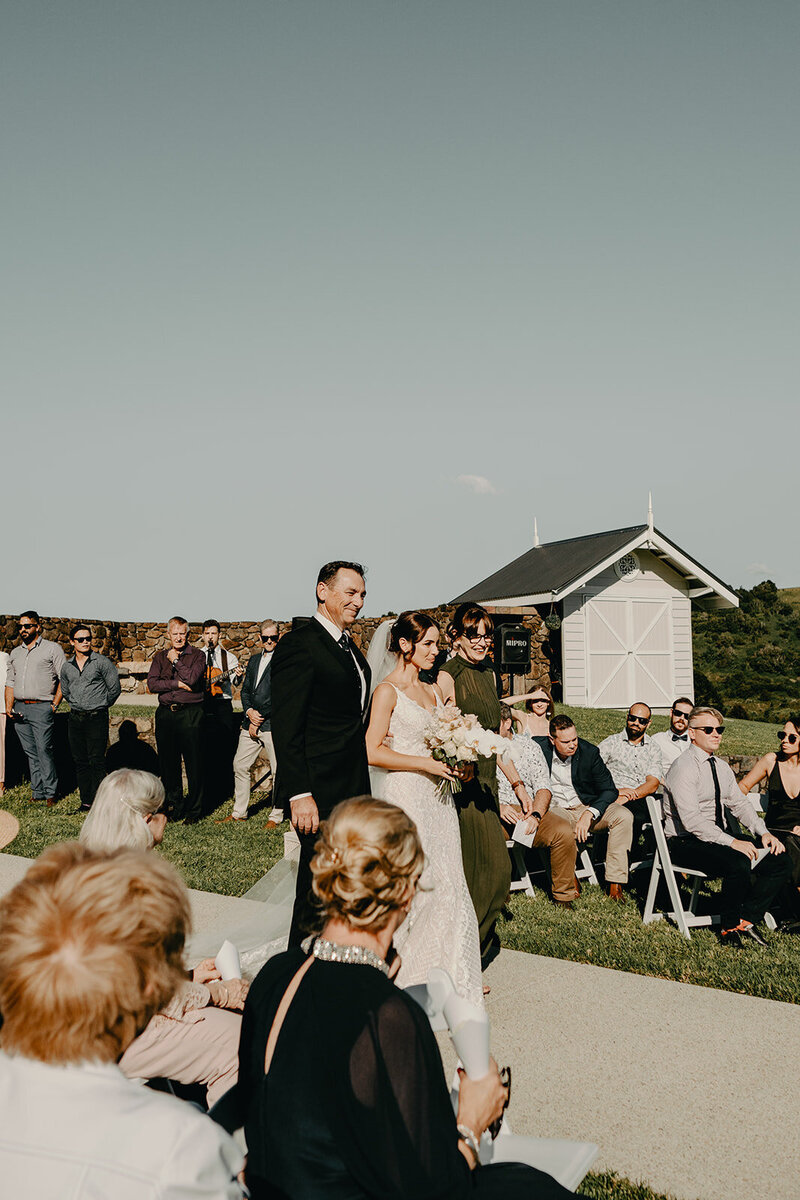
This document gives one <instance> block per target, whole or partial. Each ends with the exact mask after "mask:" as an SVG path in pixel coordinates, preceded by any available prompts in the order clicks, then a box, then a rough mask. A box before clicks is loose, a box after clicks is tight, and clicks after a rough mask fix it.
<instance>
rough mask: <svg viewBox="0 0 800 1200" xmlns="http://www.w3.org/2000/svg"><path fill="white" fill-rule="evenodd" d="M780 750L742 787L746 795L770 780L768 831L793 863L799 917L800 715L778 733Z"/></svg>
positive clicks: (760, 764)
mask: <svg viewBox="0 0 800 1200" xmlns="http://www.w3.org/2000/svg"><path fill="white" fill-rule="evenodd" d="M778 739H779V741H780V750H779V751H778V752H777V753H774V752H772V751H771V752H770V753H769V754H765V755H764V757H763V758H760V759H759V760H758V762H757V763H756V765H755V766H754V767H753V769H752V771H750V772H749V773H748V774H747V775H745V777H744V779H743V780H742V781H741V783H740V784H739V787H740V788H741V789H742V791H743V792H744V794H745V795H747V793H748V792H749V791H750V790H751V788H754V787H755V786H756V785H757V784H759V783H761V781H762V780H764V779H766V780H767V797H766V798H767V811H766V814H765V816H764V821H765V823H766V826H767V829H768V830H769V831H770V833H774V834H775V836H776V837H777V838H779V839H780V841H782V842H783V844H784V846H785V847H786V853H787V854H788V855H789V858H790V859H791V862H792V883H793V885H794V888H795V889H796V890H795V893H794V896H793V900H794V908H795V913H794V915H796V916H800V716H798V717H789V719H788V720H787V721H786V722H785V724H784V726H783V729H781V730H779V731H778Z"/></svg>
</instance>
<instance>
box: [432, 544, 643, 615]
mask: <svg viewBox="0 0 800 1200" xmlns="http://www.w3.org/2000/svg"><path fill="white" fill-rule="evenodd" d="M647 528H648V526H647V525H631V526H630V527H629V528H628V529H612V530H610V531H609V532H608V533H592V534H590V535H589V536H588V537H578V538H566V539H565V540H564V541H563V542H548V543H547V544H546V545H544V546H534V547H533V548H532V549H531V550H526V551H525V553H524V554H521V555H520V556H519V558H515V559H514V561H513V562H511V563H509V564H508V566H507V567H501V568H500V570H499V571H495V573H494V575H488V576H487V577H486V579H482V580H481V581H480V583H476V584H475V585H474V587H471V588H468V589H467V591H466V592H462V593H461V595H460V596H456V598H455V600H451V602H450V603H451V604H463V603H464V602H465V601H466V600H472V599H476V600H481V599H483V600H503V599H505V598H506V597H508V596H536V595H538V594H539V593H540V592H559V591H561V590H562V588H565V587H566V586H567V585H568V584H569V583H571V582H572V580H573V579H580V577H581V576H582V575H585V574H586V572H587V571H591V569H592V567H594V566H596V565H597V563H601V562H604V561H605V560H606V559H607V558H608V557H609V556H610V555H612V554H615V553H616V552H617V551H618V550H622V548H623V547H624V546H627V545H628V543H629V542H632V541H633V539H634V538H635V537H637V536H638V535H639V534H640V533H644V532H645V531H646V530H647Z"/></svg>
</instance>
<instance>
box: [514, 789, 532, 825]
mask: <svg viewBox="0 0 800 1200" xmlns="http://www.w3.org/2000/svg"><path fill="white" fill-rule="evenodd" d="M514 795H515V796H516V798H517V800H518V801H519V803H520V804H521V805H522V811H523V812H524V814H525V816H526V817H529V816H530V815H531V813H532V812H533V801H532V800H531V798H530V796H529V795H528V789H527V788H526V787H525V785H524V784H523V785H522V787H518V788H514Z"/></svg>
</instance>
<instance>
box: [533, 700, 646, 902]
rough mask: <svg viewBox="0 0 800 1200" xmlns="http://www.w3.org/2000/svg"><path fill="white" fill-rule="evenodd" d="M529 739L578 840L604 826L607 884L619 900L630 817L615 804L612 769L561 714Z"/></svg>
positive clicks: (625, 870) (555, 803) (625, 874)
mask: <svg viewBox="0 0 800 1200" xmlns="http://www.w3.org/2000/svg"><path fill="white" fill-rule="evenodd" d="M534 740H535V742H536V743H537V745H539V746H541V748H542V750H543V752H544V757H545V762H546V763H547V766H548V769H549V771H550V790H551V792H552V794H553V800H552V807H553V808H555V809H557V811H558V814H559V816H564V817H566V819H567V820H568V821H569V823H570V825H571V826H572V829H573V832H574V834H575V837H576V838H577V840H578V842H579V843H580V842H585V841H586V839H587V838H588V836H589V833H590V832H591V833H597V832H598V831H602V830H607V831H608V847H607V851H606V883H607V884H608V892H609V895H610V896H611V898H612V900H621V899H622V896H623V891H622V888H623V885H624V884H626V883H627V882H628V853H629V851H630V848H631V840H632V838H633V816H632V815H631V813H630V812H629V811H628V809H627V808H626V807H625V805H623V804H615V803H614V801H615V800H616V799H617V794H618V793H617V789H616V788H615V786H614V780H613V779H612V778H611V772H610V771H609V769H608V767H607V766H606V764H605V763H604V762H603V760H602V758H601V757H600V752H599V750H598V749H597V747H596V746H593V745H592V743H591V742H587V741H584V739H583V738H581V737H578V731H577V730H576V728H575V724H574V722H573V720H572V718H571V717H568V716H567V715H566V714H565V713H561V714H560V715H559V716H557V717H553V719H552V721H551V722H550V734H549V736H548V737H546V738H535V739H534Z"/></svg>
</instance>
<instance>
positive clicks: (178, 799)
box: [147, 617, 206, 825]
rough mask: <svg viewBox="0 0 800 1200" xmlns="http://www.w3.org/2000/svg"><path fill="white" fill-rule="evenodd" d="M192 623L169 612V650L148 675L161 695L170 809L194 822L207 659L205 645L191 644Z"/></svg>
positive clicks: (199, 802)
mask: <svg viewBox="0 0 800 1200" xmlns="http://www.w3.org/2000/svg"><path fill="white" fill-rule="evenodd" d="M188 633H189V623H188V621H187V620H186V618H185V617H170V619H169V621H168V623H167V636H168V637H169V641H170V648H169V650H159V651H158V653H157V654H156V656H155V658H154V659H153V663H152V666H151V667H150V672H149V674H148V676H147V687H148V689H149V691H151V692H153V693H154V694H155V695H157V696H158V711H157V712H156V745H157V746H158V759H159V763H160V766H161V778H162V779H163V781H164V790H165V792H166V794H167V795H166V803H167V811H168V812H169V813H170V815H171V816H173V817H175V818H177V819H178V820H180V818H181V817H183V818H184V824H185V825H195V824H197V822H198V821H199V820H200V818H201V817H202V816H203V764H202V722H203V675H204V673H205V669H206V660H205V656H204V655H203V653H202V651H200V650H197V649H195V647H194V646H189V645H187V642H186V638H187V636H188ZM181 759H183V761H184V762H185V764H186V780H187V783H188V785H189V793H188V797H187V800H186V802H185V803H184V799H183V778H182V775H181Z"/></svg>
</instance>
